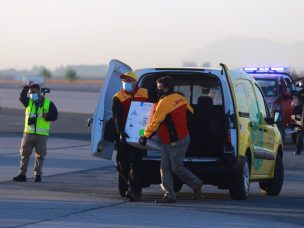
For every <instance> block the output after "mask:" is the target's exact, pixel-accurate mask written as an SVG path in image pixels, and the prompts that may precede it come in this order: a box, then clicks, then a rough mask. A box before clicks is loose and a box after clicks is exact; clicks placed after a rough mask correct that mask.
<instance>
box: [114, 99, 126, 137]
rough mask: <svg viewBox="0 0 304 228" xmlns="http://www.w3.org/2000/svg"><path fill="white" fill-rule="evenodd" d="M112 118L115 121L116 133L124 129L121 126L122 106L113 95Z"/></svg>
mask: <svg viewBox="0 0 304 228" xmlns="http://www.w3.org/2000/svg"><path fill="white" fill-rule="evenodd" d="M112 112H113V119H114V123H115V128H116V133H117V134H120V133H122V132H123V131H124V126H123V113H124V110H123V106H122V104H121V102H120V101H119V99H118V98H117V97H113V102H112Z"/></svg>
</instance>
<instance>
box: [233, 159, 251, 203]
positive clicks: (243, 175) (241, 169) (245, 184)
mask: <svg viewBox="0 0 304 228" xmlns="http://www.w3.org/2000/svg"><path fill="white" fill-rule="evenodd" d="M249 188H250V168H249V161H248V158H247V157H245V158H244V160H243V161H242V162H240V163H239V164H238V167H237V169H236V172H235V175H234V180H233V181H232V183H231V185H230V188H229V193H230V197H231V198H232V199H236V200H245V199H247V197H248V195H249Z"/></svg>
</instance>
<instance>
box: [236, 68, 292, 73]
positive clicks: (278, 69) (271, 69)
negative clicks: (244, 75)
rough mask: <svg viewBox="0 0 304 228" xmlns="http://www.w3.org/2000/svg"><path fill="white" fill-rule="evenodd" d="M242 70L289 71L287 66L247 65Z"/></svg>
mask: <svg viewBox="0 0 304 228" xmlns="http://www.w3.org/2000/svg"><path fill="white" fill-rule="evenodd" d="M241 70H242V71H246V72H283V71H287V70H288V68H287V67H245V68H241Z"/></svg>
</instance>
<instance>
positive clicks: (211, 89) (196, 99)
mask: <svg viewBox="0 0 304 228" xmlns="http://www.w3.org/2000/svg"><path fill="white" fill-rule="evenodd" d="M163 76H170V77H172V79H173V80H174V83H175V91H176V92H179V93H182V94H183V95H184V96H185V97H186V98H187V99H188V101H189V103H190V104H191V106H192V107H193V109H194V114H193V115H191V116H189V117H188V128H189V133H190V137H191V142H190V145H189V147H188V151H187V153H186V159H185V160H189V161H195V160H197V161H202V160H209V161H212V160H218V158H220V157H222V156H223V155H224V154H226V153H227V152H228V153H232V149H233V148H232V147H233V145H232V140H231V131H230V129H229V125H230V124H229V117H228V116H227V114H225V110H227V108H226V109H225V99H224V91H223V85H222V84H223V80H221V79H220V78H219V77H218V76H216V75H214V74H210V73H204V72H198V71H189V70H188V71H185V70H184V71H170V70H166V71H158V72H150V73H145V74H142V77H141V78H140V81H139V86H140V87H144V88H146V89H147V90H148V93H149V98H150V99H151V101H152V102H155V101H156V99H157V98H156V81H157V79H159V78H160V77H163ZM222 77H223V76H222ZM225 86H226V85H224V88H225V89H226V88H227V87H225ZM226 90H227V89H226ZM233 138H235V137H233ZM159 158H160V152H157V151H147V156H145V157H144V160H158V159H159Z"/></svg>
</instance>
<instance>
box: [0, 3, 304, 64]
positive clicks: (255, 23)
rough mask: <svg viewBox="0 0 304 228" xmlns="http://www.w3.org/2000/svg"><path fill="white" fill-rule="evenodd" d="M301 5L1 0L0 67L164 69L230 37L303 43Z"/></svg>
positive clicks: (302, 13)
mask: <svg viewBox="0 0 304 228" xmlns="http://www.w3.org/2000/svg"><path fill="white" fill-rule="evenodd" d="M303 9H304V1H303V0H289V1H288V0H286V1H284V0H230V1H229V0H153V1H147V0H0V68H1V69H3V68H11V67H13V68H17V69H29V68H31V67H32V66H34V65H44V66H46V67H48V68H50V69H54V68H55V67H57V66H60V65H69V64H107V63H108V62H109V61H110V60H111V59H114V58H115V59H119V60H121V61H123V62H125V63H127V64H129V65H130V66H131V67H134V68H142V67H155V66H171V65H172V64H176V63H177V62H179V61H181V60H182V59H183V58H184V56H187V55H188V54H190V53H192V52H195V51H196V50H198V49H200V48H202V47H204V46H206V45H209V44H211V43H213V42H215V41H218V40H221V39H225V38H227V37H230V36H245V37H263V38H267V39H270V40H273V41H276V42H281V43H284V44H291V43H294V42H301V41H302V42H303V41H304V26H303V24H304V10H303Z"/></svg>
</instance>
